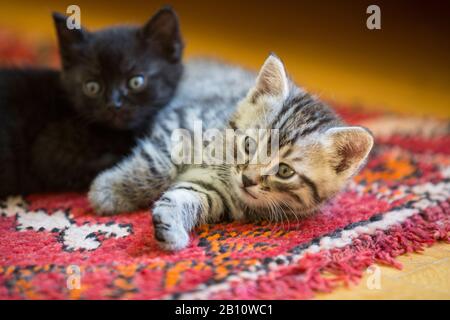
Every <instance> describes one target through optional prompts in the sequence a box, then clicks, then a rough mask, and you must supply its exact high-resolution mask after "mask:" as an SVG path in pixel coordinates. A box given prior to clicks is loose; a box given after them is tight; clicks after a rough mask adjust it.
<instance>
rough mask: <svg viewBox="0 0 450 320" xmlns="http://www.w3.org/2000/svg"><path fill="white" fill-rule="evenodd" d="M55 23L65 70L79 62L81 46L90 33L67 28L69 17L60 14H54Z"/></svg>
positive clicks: (82, 29)
mask: <svg viewBox="0 0 450 320" xmlns="http://www.w3.org/2000/svg"><path fill="white" fill-rule="evenodd" d="M53 21H54V23H55V29H56V35H57V38H58V43H59V51H60V54H61V60H62V64H63V67H64V68H67V67H69V66H70V65H72V64H73V63H74V62H75V61H76V60H77V58H78V55H79V45H80V44H81V43H82V42H84V41H85V40H86V39H87V37H88V35H89V32H88V31H86V30H85V29H84V28H80V29H69V28H67V23H66V21H67V17H66V16H65V15H63V14H61V13H58V12H54V13H53Z"/></svg>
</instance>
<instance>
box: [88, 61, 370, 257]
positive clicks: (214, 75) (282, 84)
mask: <svg viewBox="0 0 450 320" xmlns="http://www.w3.org/2000/svg"><path fill="white" fill-rule="evenodd" d="M194 120H202V121H203V125H204V127H205V129H208V128H218V129H224V128H226V127H230V128H233V129H240V130H245V129H250V128H259V129H271V128H272V129H279V133H280V134H279V139H280V140H279V144H280V152H279V158H275V159H273V160H272V161H271V162H270V163H269V164H267V165H262V164H248V163H247V164H243V165H225V164H223V165H214V166H208V165H178V166H177V165H174V164H173V163H172V161H171V159H170V148H171V138H170V137H171V134H172V131H173V130H174V129H177V128H184V129H189V130H192V129H193V128H192V125H193V123H194ZM372 144H373V139H372V137H371V135H370V134H369V133H368V132H367V131H366V130H365V129H363V128H360V127H346V126H345V125H344V123H343V122H342V121H341V120H340V119H339V117H338V116H337V115H336V114H335V113H334V112H333V111H332V110H331V109H330V108H329V107H328V106H326V105H325V104H323V103H322V102H320V101H319V100H317V99H316V98H315V97H313V96H311V95H309V94H308V93H306V92H304V91H303V90H302V89H300V88H298V87H297V86H296V85H295V84H294V83H293V82H292V81H291V80H290V79H289V78H288V77H287V75H286V72H285V69H284V66H283V64H282V62H281V61H280V60H279V59H278V58H277V57H276V56H274V55H271V56H269V58H268V59H267V60H266V62H265V63H264V65H263V67H262V69H261V71H260V73H259V75H258V76H257V77H256V83H255V75H254V74H253V73H251V72H248V71H245V70H242V69H241V68H237V67H233V66H229V65H224V64H221V63H217V62H213V61H204V60H195V61H191V62H190V63H188V64H187V65H186V72H185V76H184V78H183V80H182V81H181V85H180V88H179V92H178V94H177V96H176V98H175V99H174V101H173V102H172V103H171V105H170V106H169V107H168V108H167V109H166V110H165V111H163V112H161V113H160V114H159V115H158V116H157V117H156V121H155V124H154V127H153V131H152V132H151V133H150V134H149V136H148V137H147V138H146V139H143V140H142V141H141V142H140V144H139V145H138V146H137V147H136V148H135V150H134V152H133V154H132V155H131V156H130V157H128V158H127V159H126V160H124V161H123V162H122V163H120V164H119V165H117V166H116V167H115V168H112V169H110V170H108V171H106V172H104V173H102V174H101V175H100V176H99V177H98V178H97V179H96V180H95V181H94V183H93V185H92V187H91V191H90V193H89V199H90V201H91V203H92V205H93V207H94V208H95V209H96V210H97V211H98V212H99V213H101V214H112V213H115V212H121V211H131V210H135V209H138V208H141V207H145V206H147V205H149V204H150V203H151V202H154V205H153V210H152V211H153V223H154V227H155V236H156V239H157V240H158V241H159V243H160V244H161V246H162V247H163V248H165V249H168V250H177V249H182V248H184V247H185V246H186V245H187V244H188V242H189V236H188V234H189V232H190V231H191V230H192V228H193V227H194V226H196V225H198V224H201V223H211V222H217V221H220V220H222V219H234V220H240V219H250V220H259V219H269V220H280V219H288V218H293V217H294V218H298V217H300V216H304V215H307V214H311V213H313V212H314V211H315V210H316V209H317V208H318V207H319V206H320V205H321V204H322V203H324V202H325V201H326V200H328V199H330V198H331V197H332V196H333V195H335V194H336V193H337V192H338V191H339V190H341V189H342V187H343V186H344V185H345V183H346V182H347V181H348V180H349V178H350V177H351V176H352V175H353V174H355V173H356V172H357V170H358V169H359V168H360V167H361V165H362V164H363V162H364V161H365V159H366V157H367V155H368V153H369V151H370V149H371V147H372ZM241 147H242V146H238V148H241ZM242 148H243V147H242ZM240 151H242V150H240ZM256 152H259V150H258V149H257V151H256ZM280 163H281V164H283V166H284V168H289V169H291V171H292V172H291V171H289V170H288V172H289V173H290V174H291V173H292V176H289V177H288V178H286V176H283V178H282V176H281V174H280V172H279V174H277V175H264V174H261V172H264V170H266V169H270V168H272V167H273V168H275V171H276V170H278V168H279V164H280ZM280 170H281V167H280Z"/></svg>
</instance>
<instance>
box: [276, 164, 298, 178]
mask: <svg viewBox="0 0 450 320" xmlns="http://www.w3.org/2000/svg"><path fill="white" fill-rule="evenodd" d="M294 173H295V171H294V169H292V168H291V167H289V166H288V165H287V164H285V163H280V165H279V166H278V172H277V176H278V177H280V178H282V179H288V178H290V177H292V176H293V175H294Z"/></svg>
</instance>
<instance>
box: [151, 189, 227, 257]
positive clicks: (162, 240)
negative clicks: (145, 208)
mask: <svg viewBox="0 0 450 320" xmlns="http://www.w3.org/2000/svg"><path fill="white" fill-rule="evenodd" d="M224 200H225V199H224V198H223V197H222V195H220V194H219V193H218V192H217V190H216V191H214V190H212V189H211V188H209V186H208V185H205V184H197V183H194V182H177V183H175V184H174V185H173V186H172V187H171V188H170V189H169V190H168V191H166V192H165V193H164V194H163V195H162V197H161V198H160V199H159V200H158V201H157V202H156V203H155V205H154V208H153V226H154V230H155V238H156V240H157V241H158V243H159V245H160V247H161V248H162V249H165V250H180V249H183V248H185V247H186V246H187V245H188V243H189V232H190V231H191V230H192V229H193V228H194V227H195V226H197V225H200V224H203V223H213V222H217V221H219V220H220V218H221V216H222V214H223V213H224V212H225V210H226V204H224ZM225 201H226V200H225Z"/></svg>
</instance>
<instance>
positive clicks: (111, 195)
mask: <svg viewBox="0 0 450 320" xmlns="http://www.w3.org/2000/svg"><path fill="white" fill-rule="evenodd" d="M116 179H117V177H116V175H115V174H114V172H111V171H105V172H103V173H102V174H100V175H99V176H98V177H97V178H96V179H95V180H94V182H93V183H92V185H91V188H90V190H89V193H88V199H89V202H90V204H91V206H92V208H93V209H94V210H95V212H96V213H97V214H98V215H113V214H116V213H119V212H128V211H133V210H134V209H135V208H134V207H133V206H131V205H130V202H129V201H128V199H126V198H125V197H123V196H122V193H121V192H120V185H119V183H118V182H117V181H116Z"/></svg>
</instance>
